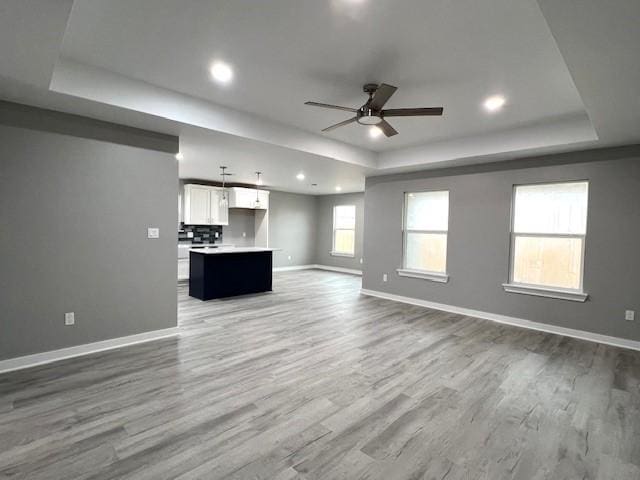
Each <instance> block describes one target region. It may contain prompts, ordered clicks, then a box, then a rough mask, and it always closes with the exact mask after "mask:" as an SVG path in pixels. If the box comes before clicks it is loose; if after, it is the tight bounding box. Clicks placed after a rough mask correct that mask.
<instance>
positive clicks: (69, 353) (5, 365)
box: [0, 327, 179, 373]
mask: <svg viewBox="0 0 640 480" xmlns="http://www.w3.org/2000/svg"><path fill="white" fill-rule="evenodd" d="M178 333H179V329H178V327H173V328H165V329H162V330H153V331H151V332H144V333H138V334H136V335H129V336H127V337H119V338H111V339H109V340H102V341H100V342H94V343H85V344H84V345H76V346H74V347H68V348H62V349H60V350H51V351H49V352H42V353H34V354H33V355H25V356H23V357H16V358H9V359H7V360H0V373H6V372H11V371H14V370H22V369H23V368H30V367H35V366H37V365H44V364H46V363H51V362H57V361H58V360H64V359H67V358H73V357H80V356H82V355H88V354H90V353H97V352H102V351H105V350H112V349H114V348H120V347H126V346H128V345H135V344H137V343H145V342H151V341H153V340H159V339H161V338H167V337H173V336H175V335H178Z"/></svg>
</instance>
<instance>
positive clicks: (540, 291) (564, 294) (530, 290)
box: [502, 283, 589, 302]
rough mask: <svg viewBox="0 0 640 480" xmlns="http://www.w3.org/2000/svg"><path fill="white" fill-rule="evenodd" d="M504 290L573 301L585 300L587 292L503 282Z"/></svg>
mask: <svg viewBox="0 0 640 480" xmlns="http://www.w3.org/2000/svg"><path fill="white" fill-rule="evenodd" d="M502 287H503V288H504V291H505V292H509V293H521V294H524V295H533V296H536V297H548V298H557V299H560V300H571V301H573V302H586V301H587V298H589V294H587V293H584V292H580V291H577V290H563V289H561V288H548V287H541V286H537V285H536V286H534V285H527V284H522V283H503V284H502Z"/></svg>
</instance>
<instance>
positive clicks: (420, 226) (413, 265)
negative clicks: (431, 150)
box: [398, 190, 449, 282]
mask: <svg viewBox="0 0 640 480" xmlns="http://www.w3.org/2000/svg"><path fill="white" fill-rule="evenodd" d="M404 200H405V202H404V205H405V208H404V222H403V236H404V239H403V241H404V251H403V261H402V263H403V264H402V268H401V269H399V270H398V274H399V275H401V276H407V277H417V278H424V279H427V280H434V281H438V282H446V281H447V280H448V276H447V273H446V272H447V236H448V231H449V192H448V191H446V190H444V191H437V192H415V193H406V194H405V199H404Z"/></svg>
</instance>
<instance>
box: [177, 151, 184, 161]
mask: <svg viewBox="0 0 640 480" xmlns="http://www.w3.org/2000/svg"><path fill="white" fill-rule="evenodd" d="M176 160H184V155H183V154H182V153H181V152H178V153H176Z"/></svg>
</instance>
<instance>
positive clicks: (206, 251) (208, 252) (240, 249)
mask: <svg viewBox="0 0 640 480" xmlns="http://www.w3.org/2000/svg"><path fill="white" fill-rule="evenodd" d="M278 250H280V249H279V248H263V247H218V248H195V249H191V250H190V251H191V252H197V253H203V254H206V255H215V254H219V253H254V252H275V251H278Z"/></svg>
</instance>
